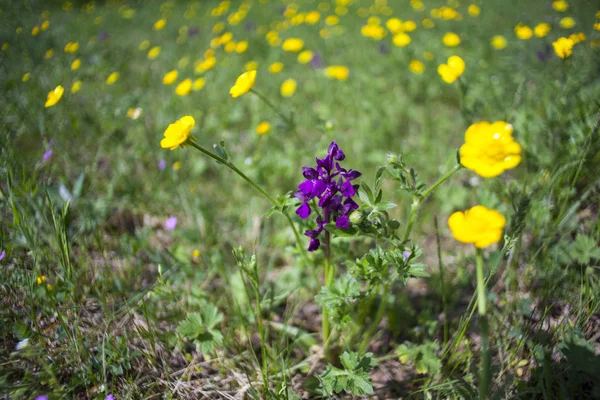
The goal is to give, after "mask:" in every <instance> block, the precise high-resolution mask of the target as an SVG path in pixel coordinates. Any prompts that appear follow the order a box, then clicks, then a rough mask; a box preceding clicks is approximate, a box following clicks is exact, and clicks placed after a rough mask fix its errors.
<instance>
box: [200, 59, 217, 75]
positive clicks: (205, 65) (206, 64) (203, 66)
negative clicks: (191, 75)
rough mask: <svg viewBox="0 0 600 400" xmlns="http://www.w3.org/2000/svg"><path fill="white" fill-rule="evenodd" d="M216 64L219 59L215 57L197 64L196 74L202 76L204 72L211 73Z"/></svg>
mask: <svg viewBox="0 0 600 400" xmlns="http://www.w3.org/2000/svg"><path fill="white" fill-rule="evenodd" d="M216 63H217V59H216V58H215V57H208V58H206V59H205V60H204V61H202V62H200V63H197V64H196V66H195V70H196V73H198V74H201V73H203V72H206V71H209V70H211V69H212V68H213V67H214V66H215V64H216Z"/></svg>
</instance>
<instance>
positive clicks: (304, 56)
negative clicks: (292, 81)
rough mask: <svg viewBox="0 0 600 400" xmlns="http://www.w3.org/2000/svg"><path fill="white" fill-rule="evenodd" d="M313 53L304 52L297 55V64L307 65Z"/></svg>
mask: <svg viewBox="0 0 600 400" xmlns="http://www.w3.org/2000/svg"><path fill="white" fill-rule="evenodd" d="M313 56H314V54H313V52H312V51H310V50H304V51H302V52H300V54H298V62H299V63H300V64H308V63H309V62H310V61H311V60H312V59H313Z"/></svg>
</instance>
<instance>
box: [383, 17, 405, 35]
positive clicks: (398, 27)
mask: <svg viewBox="0 0 600 400" xmlns="http://www.w3.org/2000/svg"><path fill="white" fill-rule="evenodd" d="M385 26H386V28H388V30H389V31H390V32H392V33H393V34H396V33H398V32H401V31H402V21H400V20H399V19H398V18H390V19H388V20H387V21H386V23H385Z"/></svg>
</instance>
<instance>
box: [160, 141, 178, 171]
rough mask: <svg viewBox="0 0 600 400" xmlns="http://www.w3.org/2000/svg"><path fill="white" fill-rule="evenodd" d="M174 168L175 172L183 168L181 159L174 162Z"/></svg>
mask: <svg viewBox="0 0 600 400" xmlns="http://www.w3.org/2000/svg"><path fill="white" fill-rule="evenodd" d="M163 140H164V139H163ZM171 150H173V149H171ZM172 168H173V171H175V172H177V171H179V170H180V169H181V161H175V162H174V163H173V167H172Z"/></svg>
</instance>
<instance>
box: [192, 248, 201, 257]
mask: <svg viewBox="0 0 600 400" xmlns="http://www.w3.org/2000/svg"><path fill="white" fill-rule="evenodd" d="M192 257H194V258H198V257H200V250H198V249H196V250H194V251H192Z"/></svg>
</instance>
